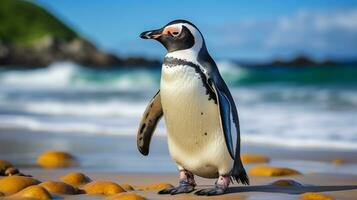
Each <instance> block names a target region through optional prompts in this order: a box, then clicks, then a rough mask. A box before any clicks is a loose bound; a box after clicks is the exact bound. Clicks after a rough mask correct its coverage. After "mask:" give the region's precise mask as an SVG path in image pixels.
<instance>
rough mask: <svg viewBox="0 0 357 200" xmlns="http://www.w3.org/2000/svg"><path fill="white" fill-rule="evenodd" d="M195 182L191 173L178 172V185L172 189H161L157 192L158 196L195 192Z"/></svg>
mask: <svg viewBox="0 0 357 200" xmlns="http://www.w3.org/2000/svg"><path fill="white" fill-rule="evenodd" d="M195 186H196V182H195V179H194V176H193V174H192V173H191V172H189V171H187V170H181V171H180V185H179V186H178V187H174V188H168V189H163V190H160V191H159V194H171V195H175V194H180V193H190V192H192V191H193V190H195Z"/></svg>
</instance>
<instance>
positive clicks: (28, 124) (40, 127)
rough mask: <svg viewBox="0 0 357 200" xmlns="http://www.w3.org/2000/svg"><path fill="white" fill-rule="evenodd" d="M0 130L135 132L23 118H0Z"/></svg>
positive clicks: (127, 128)
mask: <svg viewBox="0 0 357 200" xmlns="http://www.w3.org/2000/svg"><path fill="white" fill-rule="evenodd" d="M0 128H7V129H25V130H29V131H36V132H40V131H41V132H46V133H56V134H68V133H70V134H74V133H75V134H90V135H123V136H130V135H131V136H134V135H135V134H136V132H137V127H136V126H135V127H134V126H123V125H120V126H119V125H118V126H108V125H105V124H99V123H90V122H58V121H56V122H50V121H43V120H37V119H34V118H32V117H25V116H15V117H14V116H10V115H9V116H6V115H2V116H0ZM156 132H157V133H156V134H157V135H165V131H164V129H163V128H161V127H158V129H157V131H156Z"/></svg>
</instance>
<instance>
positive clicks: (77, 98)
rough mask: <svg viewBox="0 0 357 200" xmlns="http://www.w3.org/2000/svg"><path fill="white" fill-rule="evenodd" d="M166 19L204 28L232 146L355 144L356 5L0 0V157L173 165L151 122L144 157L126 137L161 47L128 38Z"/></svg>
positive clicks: (150, 167)
mask: <svg viewBox="0 0 357 200" xmlns="http://www.w3.org/2000/svg"><path fill="white" fill-rule="evenodd" d="M175 19H186V20H189V21H191V22H192V23H194V24H195V25H197V26H198V27H199V28H200V30H201V32H202V33H203V34H204V37H205V40H206V44H207V47H208V49H209V51H210V53H211V55H212V57H213V58H214V59H215V60H216V62H217V64H218V67H219V70H220V72H221V73H222V75H223V77H224V79H225V81H226V82H227V84H228V85H229V88H230V90H231V92H232V94H233V96H234V98H235V100H236V103H237V106H238V110H239V116H240V121H241V133H242V135H241V137H242V141H243V142H242V148H243V150H246V149H249V148H251V151H255V149H260V148H266V147H271V148H289V149H294V150H304V151H305V150H307V149H313V150H319V151H325V150H328V151H336V152H337V151H344V152H355V151H356V150H357V2H356V1H353V0H339V1H337V0H314V1H299V0H288V1H287V0H263V1H219V3H218V2H217V1H188V0H181V1H170V2H169V3H168V2H167V1H161V0H160V1H154V2H150V3H148V2H145V4H144V3H143V2H142V1H138V0H134V1H129V2H123V1H115V0H107V1H99V0H90V1H88V0H77V1H72V0H61V1H53V0H33V1H22V0H1V1H0V69H1V71H0V156H1V157H2V158H4V159H8V160H12V161H13V162H15V163H19V164H20V165H21V164H24V163H31V162H32V163H33V162H34V159H33V158H35V157H36V155H38V154H39V153H40V152H42V151H43V150H44V149H49V148H53V149H60V150H66V151H71V152H75V154H77V155H79V157H80V159H82V163H83V166H84V167H86V168H97V167H100V168H101V169H108V170H121V171H133V170H134V171H158V170H160V171H174V170H175V166H174V165H173V163H172V162H170V158H169V156H168V152H167V147H166V140H165V134H166V133H165V126H164V123H163V122H161V123H160V125H159V127H158V128H157V131H156V133H155V135H154V139H153V144H152V152H151V155H150V156H151V158H147V159H143V157H142V156H141V155H140V154H139V152H138V151H137V150H136V140H135V137H136V131H137V128H138V123H139V121H140V117H141V115H142V113H143V111H144V109H145V107H146V105H147V103H148V101H149V100H150V99H151V97H152V96H153V95H154V94H155V93H156V91H157V90H158V89H159V82H160V70H161V62H162V60H163V57H164V55H165V53H166V52H165V49H164V48H163V47H162V46H161V45H160V44H159V43H157V42H154V41H144V40H141V39H140V38H139V34H140V33H141V32H143V31H146V30H151V29H154V28H159V27H162V26H164V25H165V24H166V23H168V22H170V21H172V20H175ZM251 146H254V147H255V148H252V147H251ZM256 151H257V150H256ZM138 163H140V165H138ZM327 170H330V169H327ZM352 171H353V170H352ZM353 172H354V173H357V172H356V170H355V169H354V171H353Z"/></svg>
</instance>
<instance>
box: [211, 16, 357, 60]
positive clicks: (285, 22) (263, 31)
mask: <svg viewBox="0 0 357 200" xmlns="http://www.w3.org/2000/svg"><path fill="white" fill-rule="evenodd" d="M232 27H233V28H232ZM218 31H219V32H220V33H223V34H224V35H223V37H224V41H225V42H224V43H218V42H217V40H215V41H216V42H215V43H214V45H215V48H216V49H215V50H218V51H219V48H222V49H223V48H228V49H231V50H234V51H237V52H238V53H241V54H244V53H246V52H247V51H248V52H249V51H252V52H254V51H255V52H261V53H263V54H266V55H270V56H277V55H278V56H286V55H294V54H295V55H296V54H301V53H303V54H309V55H312V56H314V57H317V58H325V57H337V58H348V57H356V56H357V9H350V10H334V11H331V10H330V11H299V12H297V13H294V14H293V15H291V16H284V17H280V18H277V19H273V20H260V21H257V20H255V21H252V20H250V21H243V22H239V23H234V24H226V25H225V26H221V27H218ZM215 34H216V33H212V37H215V36H214V35H215ZM220 35H221V34H220ZM212 42H214V41H212Z"/></svg>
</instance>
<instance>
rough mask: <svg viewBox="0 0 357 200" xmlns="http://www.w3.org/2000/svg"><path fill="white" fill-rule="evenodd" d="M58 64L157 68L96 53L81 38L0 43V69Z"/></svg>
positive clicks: (152, 62) (136, 59)
mask: <svg viewBox="0 0 357 200" xmlns="http://www.w3.org/2000/svg"><path fill="white" fill-rule="evenodd" d="M61 60H70V61H74V62H76V63H79V64H81V65H84V66H88V67H112V66H123V65H157V64H159V62H158V61H155V60H148V59H145V58H141V57H129V58H126V59H121V58H118V57H117V56H115V55H113V54H110V53H106V52H104V51H101V50H99V49H97V48H96V47H95V46H94V45H93V44H92V43H90V42H89V41H87V40H85V39H82V38H76V39H73V40H71V41H64V40H60V39H56V38H54V37H52V36H46V37H44V38H43V39H42V40H41V41H39V42H37V43H36V44H35V45H32V46H24V45H21V46H20V45H13V44H6V43H1V42H0V67H1V66H2V67H10V66H17V67H18V68H22V67H24V68H37V67H42V66H47V65H49V64H51V63H53V62H56V61H61Z"/></svg>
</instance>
